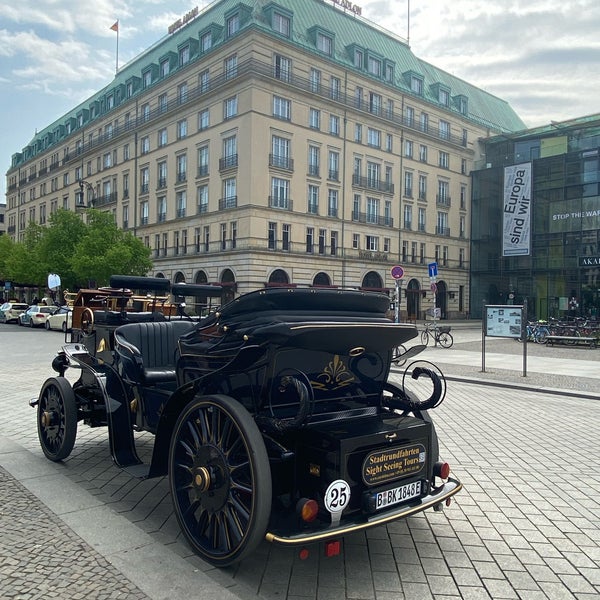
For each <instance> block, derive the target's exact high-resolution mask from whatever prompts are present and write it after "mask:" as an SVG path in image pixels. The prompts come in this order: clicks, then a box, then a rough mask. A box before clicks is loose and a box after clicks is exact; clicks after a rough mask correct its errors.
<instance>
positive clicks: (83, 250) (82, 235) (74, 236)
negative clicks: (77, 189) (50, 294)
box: [0, 209, 152, 290]
mask: <svg viewBox="0 0 600 600" xmlns="http://www.w3.org/2000/svg"><path fill="white" fill-rule="evenodd" d="M86 214H87V219H86V221H87V222H84V220H83V219H82V217H81V215H80V214H77V213H74V212H71V211H68V210H64V209H59V210H57V211H56V212H54V213H53V214H52V215H51V216H50V219H49V223H48V226H47V227H42V226H40V225H36V224H33V223H32V224H30V225H29V226H28V228H27V230H26V232H25V236H24V239H23V241H22V242H13V241H12V240H10V238H8V237H7V236H1V237H0V279H7V280H12V281H14V282H17V283H23V284H31V285H37V286H39V287H42V288H43V287H45V286H46V284H47V278H48V274H49V273H56V274H58V275H60V278H61V283H62V287H63V289H65V288H69V289H71V290H74V289H77V288H79V287H85V286H87V284H88V281H90V280H93V281H95V282H96V283H97V284H98V285H108V282H109V278H110V276H111V275H112V274H115V273H118V274H122V275H145V274H146V273H147V272H148V271H149V270H150V269H151V268H152V261H151V260H150V250H149V249H148V248H146V247H145V246H144V244H143V243H142V242H141V241H140V240H139V239H138V238H136V237H135V236H134V235H133V234H131V233H129V232H125V231H122V230H120V229H119V228H118V227H117V225H116V223H115V221H114V218H113V216H112V215H111V214H110V213H106V212H103V211H98V210H94V209H89V210H87V211H86Z"/></svg>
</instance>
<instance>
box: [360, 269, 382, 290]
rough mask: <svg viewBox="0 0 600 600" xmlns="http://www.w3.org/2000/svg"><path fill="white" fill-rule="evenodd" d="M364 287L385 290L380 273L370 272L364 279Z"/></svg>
mask: <svg viewBox="0 0 600 600" xmlns="http://www.w3.org/2000/svg"><path fill="white" fill-rule="evenodd" d="M362 287H364V288H372V289H378V290H380V289H381V288H383V281H382V279H381V275H379V273H376V272H375V271H369V272H368V273H367V274H366V275H365V276H364V277H363V281H362Z"/></svg>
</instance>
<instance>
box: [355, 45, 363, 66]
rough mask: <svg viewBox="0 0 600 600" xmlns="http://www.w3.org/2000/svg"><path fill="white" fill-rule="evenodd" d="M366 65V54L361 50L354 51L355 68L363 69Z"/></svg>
mask: <svg viewBox="0 0 600 600" xmlns="http://www.w3.org/2000/svg"><path fill="white" fill-rule="evenodd" d="M364 64H365V53H364V52H363V51H362V50H360V49H359V48H355V49H354V66H355V67H356V68H357V69H362V68H363V66H364Z"/></svg>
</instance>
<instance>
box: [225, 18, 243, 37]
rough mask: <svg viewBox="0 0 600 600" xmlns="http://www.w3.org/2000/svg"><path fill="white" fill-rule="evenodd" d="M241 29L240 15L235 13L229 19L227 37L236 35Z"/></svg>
mask: <svg viewBox="0 0 600 600" xmlns="http://www.w3.org/2000/svg"><path fill="white" fill-rule="evenodd" d="M239 30H240V15H239V14H235V15H232V16H231V17H229V18H228V19H227V37H230V36H232V35H235V34H236V33H237V32H238V31H239Z"/></svg>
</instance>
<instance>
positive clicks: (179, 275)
mask: <svg viewBox="0 0 600 600" xmlns="http://www.w3.org/2000/svg"><path fill="white" fill-rule="evenodd" d="M175 283H185V275H184V274H183V273H182V272H181V271H177V273H175Z"/></svg>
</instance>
